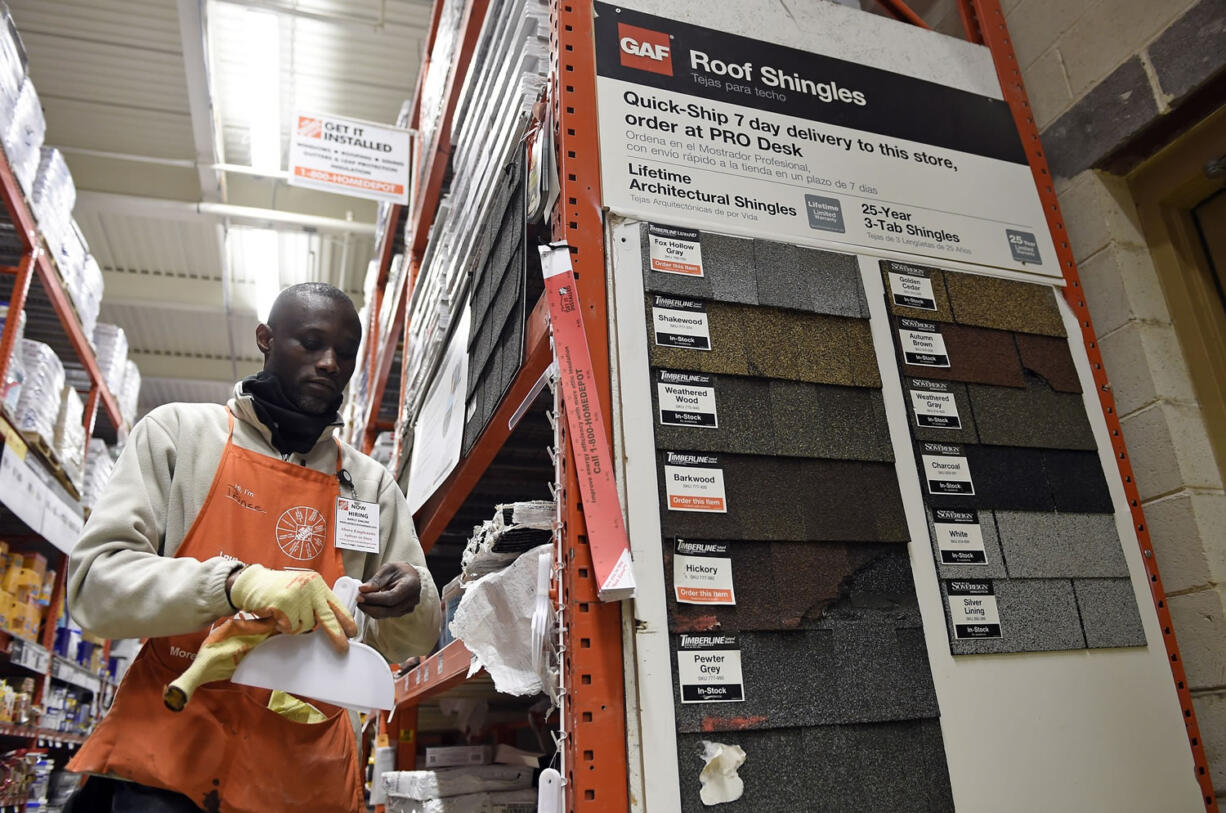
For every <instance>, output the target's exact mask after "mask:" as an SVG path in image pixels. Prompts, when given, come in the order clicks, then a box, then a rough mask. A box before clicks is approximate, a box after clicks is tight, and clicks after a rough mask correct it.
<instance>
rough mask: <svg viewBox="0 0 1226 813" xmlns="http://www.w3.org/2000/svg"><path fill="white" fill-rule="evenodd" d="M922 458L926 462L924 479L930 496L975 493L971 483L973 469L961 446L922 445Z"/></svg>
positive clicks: (943, 444)
mask: <svg viewBox="0 0 1226 813" xmlns="http://www.w3.org/2000/svg"><path fill="white" fill-rule="evenodd" d="M920 448H921V452H920V457H921V458H922V459H923V462H924V479H925V480H927V481H928V493H929V494H962V495H971V494H974V493H975V484H974V483H973V482H971V469H970V466H969V465H967V462H966V457H965V456H963V454H962V447H961V446H952V445H950V444H948V443H924V444H921V445H920Z"/></svg>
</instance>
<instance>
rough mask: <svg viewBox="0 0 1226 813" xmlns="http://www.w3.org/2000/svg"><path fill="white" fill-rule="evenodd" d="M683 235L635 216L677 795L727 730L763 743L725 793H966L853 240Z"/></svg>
mask: <svg viewBox="0 0 1226 813" xmlns="http://www.w3.org/2000/svg"><path fill="white" fill-rule="evenodd" d="M679 233H680V232H678V231H677V230H672V231H670V230H669V229H668V228H667V227H664V228H657V229H656V231H655V232H652V231H651V230H650V229H649V227H648V224H642V225H641V226H640V238H641V239H640V247H641V255H642V268H643V282H644V289H645V296H644V309H645V315H646V324H647V326H648V330H647V333H648V337H647V340H648V348H649V354H648V356H649V363H650V368H649V369H647V370H643V371H641V374H642V375H643V376H645V377H648V378H649V387H650V392H651V399H652V412H651V415H652V421H653V426H654V439H655V446H656V455H657V461H656V463H657V472H658V483H659V505H660V526H661V530H662V532H663V539H662V549H663V551H664V556H663V560H662V561H661V563H660V565H661V566H662V567H663V568H664V574H665V584H666V588H667V590H668V600H667V611H668V623H669V630H670V633H671V635H670V644H671V657H672V670H673V675H672V677H673V693H674V698H675V709H676V721H677V730H678V732H679V738H678V746H679V749H680V750H679V760H680V763H679V769H680V772H681V776H682V777H683V779H682V791H681V801H682V809H683V810H686V811H699V810H704V809H705V807H704V805H703V804H702V803H701V801H700V800H699V798H698V792H697V791H698V784H697V782H695V781H694V777H696V776H697V774H698V771H699V770H700V768H701V761H700V760H699V759H698V756H697V755H698V753H699V751H700V748H701V745H700V742H701V740H703V739H711V740H718V741H719V742H723V743H727V744H737V745H740V746H741V747H743V748H744V749H745V750H746V752H747V753H748V754H749V755H750V756H749V761H748V762H747V763H746V764H745V766H744V767H743V768H742V769H741V772H740V775H741V777H742V778H743V780H744V782H745V792H744V795H743V796H742V797H741V798H740V799H739V800H738V801H736V802H733V803H731V804H728V805H724V806H721V809H724V808H726V809H728V810H729V811H766V810H770V811H797V813H799V811H813V810H832V811H833V810H859V809H871V808H878V809H891V810H893V809H923V810H934V811H940V810H952V809H953V801H952V793H951V790H950V784H949V777H948V771H947V768H946V764H945V755H944V747H943V745H942V741H941V731H940V725H939V723H938V716H939V711H938V708H937V702H936V692H935V688H934V685H933V680H932V675H931V670H930V668H929V664H928V657H927V649H926V647H925V643H924V632H923V626H922V623H921V619H920V614H919V606H918V599H917V597H916V591H915V585H914V582H913V580H912V575H911V567H910V559H909V555H908V552H907V548H906V543H907V542H908V541H909V533H908V529H907V522H906V517H905V515H904V512H903V506H902V497H901V493H900V490H899V487H898V479H897V473H896V467H895V463H894V452H893V446H892V444H891V441H890V433H889V428H888V425H887V419H886V412H885V405H884V402H883V398H882V393H881V377H880V373H879V371H878V367H877V357H876V351H875V349H874V345H873V341H872V334H871V331H870V330H869V324H868V319H867V316H868V308H867V303H866V300H865V296H864V291H863V286H862V285H861V282H860V279H861V277H860V271H859V267H858V264H857V261H856V258H854V257H852V256H848V255H843V254H837V253H833V252H829V251H818V250H815V249H809V248H801V247H797V246H793V245H787V244H781V243H774V242H768V241H763V240H751V239H746V238H740V237H726V236H721V235H714V234H707V233H698V235H697V239H696V241H690V242H691V245H682V246H673V249H674V252H673V255H672V256H673V257H677V256H685V257H689V258H693V257H700V258H701V260H700V262H699V263H693V262H688V261H687V264H686V265H684V266H681V265H677V264H673V263H670V262H668V261H667V260H666V259H664V258H663V257H656V256H654V255H653V251H654V250H656V249H657V248H659V247H658V246H657V245H656V244H654V243H653V241H655V240H657V239H665V238H667V237H668V235H670V234H671V235H677V234H679ZM659 235H664V236H665V238H659ZM693 242H697V249H696V250H695V247H694V246H693V245H692V243H693ZM661 251H662V250H661ZM653 258H654V259H658V260H659V262H658V263H653ZM695 265H697V266H698V273H695V268H694V266H695ZM657 268H659V270H657ZM669 269H671V270H669ZM669 326H672V327H669ZM670 331H671V332H670ZM662 336H663V339H662V338H661V337H662ZM670 336H671V337H672V338H670ZM678 337H679V338H678ZM695 337H696V338H695ZM1014 353H1015V354H1016V351H1014ZM1016 366H1017V378H1018V381H1019V382H1020V381H1022V373H1021V365H1020V362H1019V363H1018V364H1017V365H1016ZM957 386H958V387H959V388H960V389H959V390H958V394H957V398H958V400H959V402H960V403H961V404H962V406H963V408H964V409H965V410H966V411H967V412H968V414H969V411H970V406H969V404H970V402H969V400H968V399H969V396H968V395H967V392H966V389H965V387H964V386H963V385H960V384H959V385H957ZM967 431H968V434H967V435H965V436H964V437H963V440H966V441H972V442H973V441H977V440H978V435H976V434H975V431H974V428H973V425H972V424H969V423H968V430H967ZM1065 431H1068V430H1067V428H1066V429H1065ZM992 539H993V543H994V544H995V548H994V551H995V554H994V555H995V556H997V557H999V550H1000V547H999V542H998V541H997V540H996V537H995V536H993V538H992ZM695 551H698V552H701V553H702V554H703V555H704V556H705V557H706V558H695V555H694V552H695ZM712 551H714V552H715V553H712ZM717 573H718V574H719V575H715V574H717ZM729 573H730V574H731V584H732V586H733V587H734V588H735V590H734V592H735V603H728V600H729V598H731V596H730V595H728V592H729V591H727V590H726V589H725V588H726V586H727V585H726V584H725V580H726V574H729ZM1002 575H1003V571H1002ZM704 585H707V586H709V587H710V588H711V589H710V590H709V592H707V593H703V591H702V588H703V586H704ZM1069 595H1070V599H1071V598H1072V591H1071V587H1070V593H1069ZM698 596H719V601H720V602H722V603H695V602H696V601H698V600H699V599H698ZM704 647H707V649H704ZM730 653H731V654H730ZM704 669H705V670H707V671H706V672H703V671H702V670H704ZM724 669H727V670H728V671H726V672H723V671H720V670H724ZM716 672H718V673H719V677H718V678H714V677H711V676H712V675H714V674H715V673H716ZM704 681H707V682H708V683H709V685H704ZM710 681H724V683H722V684H721V683H718V682H715V683H711V682H710ZM698 698H701V699H702V701H705V702H695V700H696V699H698ZM728 698H737V699H736V700H735V701H734V702H728ZM789 766H791V767H789Z"/></svg>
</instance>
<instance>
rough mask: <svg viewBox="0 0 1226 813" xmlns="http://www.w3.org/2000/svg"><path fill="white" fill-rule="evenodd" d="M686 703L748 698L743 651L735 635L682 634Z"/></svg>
mask: <svg viewBox="0 0 1226 813" xmlns="http://www.w3.org/2000/svg"><path fill="white" fill-rule="evenodd" d="M677 682H678V683H679V684H681V702H682V703H734V702H738V701H741V700H744V699H745V685H744V681H743V680H742V678H741V650H740V646H739V645H738V644H737V640H736V636H735V635H710V634H707V635H702V634H700V635H682V636H681V643H680V646H679V647H678V649H677Z"/></svg>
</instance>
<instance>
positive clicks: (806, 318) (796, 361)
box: [737, 308, 855, 385]
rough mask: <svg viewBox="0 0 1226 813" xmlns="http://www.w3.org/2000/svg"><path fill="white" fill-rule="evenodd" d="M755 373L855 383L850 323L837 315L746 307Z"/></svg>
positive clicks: (741, 313) (751, 370) (745, 322)
mask: <svg viewBox="0 0 1226 813" xmlns="http://www.w3.org/2000/svg"><path fill="white" fill-rule="evenodd" d="M737 315H738V318H739V319H740V322H741V325H742V327H743V329H744V335H745V341H746V345H745V353H746V356H747V358H748V362H749V374H750V375H757V376H762V377H764V378H783V379H787V380H789V381H810V382H814V383H818V384H843V385H851V384H854V383H855V382H854V381H853V379H852V371H851V363H850V359H849V357H848V349H847V326H848V325H849V324H851V320H849V319H844V318H841V317H837V316H824V315H821V314H810V313H798V312H796V311H791V312H789V311H782V310H775V309H768V308H740V309H739V310H738V311H737Z"/></svg>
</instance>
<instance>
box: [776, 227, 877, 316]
mask: <svg viewBox="0 0 1226 813" xmlns="http://www.w3.org/2000/svg"><path fill="white" fill-rule="evenodd" d="M754 264H755V266H756V270H757V276H758V302H759V304H762V305H773V306H775V307H779V308H792V309H794V310H802V311H811V312H813V313H826V314H831V315H834V316H850V317H856V318H858V317H861V316H863V315H864V314H863V312H862V310H861V305H860V302H861V297H860V293H859V292H860V272H859V269H858V266H857V264H856V258H855V257H854V256H852V255H850V254H836V253H834V252H830V251H819V250H818V249H812V248H803V247H801V246H794V245H790V244H788V243H776V242H772V241H769V240H754Z"/></svg>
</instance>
